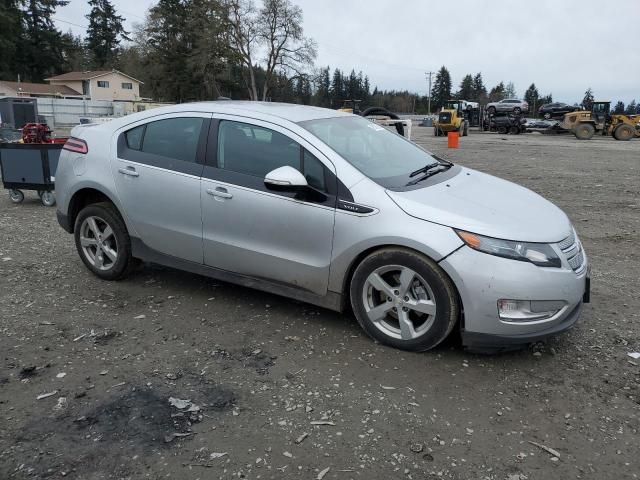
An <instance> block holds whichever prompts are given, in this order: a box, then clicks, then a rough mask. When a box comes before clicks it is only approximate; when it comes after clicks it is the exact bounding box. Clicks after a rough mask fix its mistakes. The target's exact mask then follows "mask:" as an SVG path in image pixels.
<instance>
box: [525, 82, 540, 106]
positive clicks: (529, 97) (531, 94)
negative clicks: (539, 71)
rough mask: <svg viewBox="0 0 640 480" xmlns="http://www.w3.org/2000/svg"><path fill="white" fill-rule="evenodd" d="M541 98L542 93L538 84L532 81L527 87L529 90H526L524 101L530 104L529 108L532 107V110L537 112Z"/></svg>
mask: <svg viewBox="0 0 640 480" xmlns="http://www.w3.org/2000/svg"><path fill="white" fill-rule="evenodd" d="M539 100H540V94H539V93H538V89H537V88H536V84H535V83H532V84H531V85H530V86H529V88H527V91H526V92H524V101H525V102H527V103H528V104H529V108H530V109H531V111H533V112H535V111H536V109H537V107H538V106H539V105H541V104H540V102H539Z"/></svg>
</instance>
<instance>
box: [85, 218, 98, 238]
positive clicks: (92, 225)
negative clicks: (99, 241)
mask: <svg viewBox="0 0 640 480" xmlns="http://www.w3.org/2000/svg"><path fill="white" fill-rule="evenodd" d="M87 223H88V224H89V228H90V229H91V231H92V232H93V235H94V236H95V237H96V238H98V235H100V228H98V224H97V223H96V219H95V218H93V217H89V218H87Z"/></svg>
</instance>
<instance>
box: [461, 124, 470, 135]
mask: <svg viewBox="0 0 640 480" xmlns="http://www.w3.org/2000/svg"><path fill="white" fill-rule="evenodd" d="M468 135H469V124H468V123H467V122H464V130H463V131H462V136H463V137H466V136H468Z"/></svg>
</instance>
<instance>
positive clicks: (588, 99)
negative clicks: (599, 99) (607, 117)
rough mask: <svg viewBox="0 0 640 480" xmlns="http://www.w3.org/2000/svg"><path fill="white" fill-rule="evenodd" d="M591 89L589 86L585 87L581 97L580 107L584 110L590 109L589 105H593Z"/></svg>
mask: <svg viewBox="0 0 640 480" xmlns="http://www.w3.org/2000/svg"><path fill="white" fill-rule="evenodd" d="M593 100H594V98H593V91H592V90H591V87H589V88H587V91H586V92H584V98H583V99H582V107H583V108H584V109H585V110H591V107H592V106H593Z"/></svg>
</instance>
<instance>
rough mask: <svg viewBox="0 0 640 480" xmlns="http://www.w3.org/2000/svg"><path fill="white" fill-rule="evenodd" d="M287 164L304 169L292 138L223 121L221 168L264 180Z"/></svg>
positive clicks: (220, 153) (265, 129)
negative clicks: (270, 173) (267, 175)
mask: <svg viewBox="0 0 640 480" xmlns="http://www.w3.org/2000/svg"><path fill="white" fill-rule="evenodd" d="M145 143H146V141H145ZM287 165H288V166H290V167H293V168H296V169H297V170H301V165H300V145H298V144H297V143H296V142H295V141H293V140H292V139H290V138H289V137H287V136H285V135H282V134H281V133H278V132H275V131H273V130H269V129H268V128H262V127H257V126H255V125H249V124H246V123H239V122H230V121H222V122H220V129H219V132H218V167H219V168H224V169H225V170H231V171H233V172H238V173H244V174H247V175H253V176H256V177H261V178H263V177H264V176H265V175H266V174H267V173H269V172H270V171H271V170H275V169H276V168H279V167H284V166H287Z"/></svg>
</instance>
